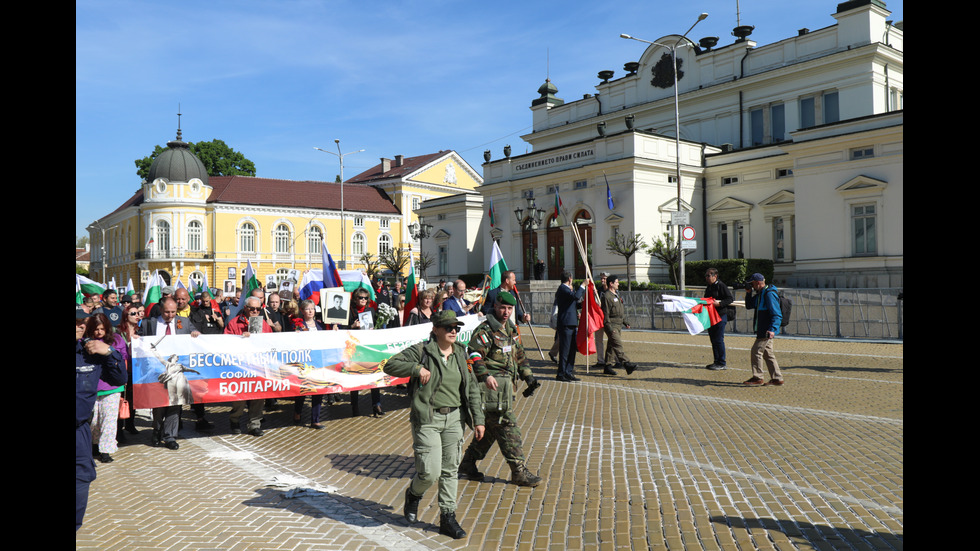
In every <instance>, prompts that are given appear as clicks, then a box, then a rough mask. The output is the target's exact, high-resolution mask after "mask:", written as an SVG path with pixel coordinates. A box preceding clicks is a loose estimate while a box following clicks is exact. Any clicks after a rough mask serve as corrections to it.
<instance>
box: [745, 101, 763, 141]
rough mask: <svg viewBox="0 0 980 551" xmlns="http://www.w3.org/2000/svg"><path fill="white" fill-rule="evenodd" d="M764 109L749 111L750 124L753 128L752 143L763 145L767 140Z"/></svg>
mask: <svg viewBox="0 0 980 551" xmlns="http://www.w3.org/2000/svg"><path fill="white" fill-rule="evenodd" d="M763 115H764V114H763V112H762V109H753V110H752V111H750V112H749V125H750V127H751V130H752V145H762V144H763V143H765V141H766V130H765V128H766V127H765V121H764V119H765V117H764V116H763Z"/></svg>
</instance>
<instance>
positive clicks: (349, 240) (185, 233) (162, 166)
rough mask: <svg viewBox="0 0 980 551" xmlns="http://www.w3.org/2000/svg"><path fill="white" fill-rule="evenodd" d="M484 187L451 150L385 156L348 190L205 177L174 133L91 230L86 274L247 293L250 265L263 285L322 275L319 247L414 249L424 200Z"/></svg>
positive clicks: (352, 262) (336, 252) (353, 253)
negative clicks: (156, 275) (296, 275)
mask: <svg viewBox="0 0 980 551" xmlns="http://www.w3.org/2000/svg"><path fill="white" fill-rule="evenodd" d="M481 183H482V179H481V178H480V176H479V175H478V174H477V173H476V172H475V171H474V170H473V169H472V168H471V167H470V166H469V165H468V164H467V163H466V162H465V161H463V159H462V158H461V157H460V156H459V155H458V154H457V153H455V152H454V151H440V152H438V153H434V154H429V155H423V156H419V157H411V158H405V157H403V156H401V155H398V156H396V157H395V159H390V160H389V159H384V158H382V159H381V162H380V163H379V164H378V165H377V166H376V167H373V168H372V169H369V170H368V171H365V172H364V173H361V174H359V175H357V176H355V177H354V178H351V179H350V180H348V181H347V182H345V183H344V184H343V185H342V184H340V183H335V182H315V181H293V180H279V179H273V178H259V177H250V176H208V174H207V171H206V170H205V167H204V164H203V163H202V162H201V161H200V159H198V158H197V157H196V156H195V155H194V154H193V153H192V152H191V151H190V149H189V148H188V144H187V143H185V142H183V141H182V140H181V133H180V130H178V132H177V138H176V139H175V140H173V141H170V142H168V143H167V149H165V150H164V151H163V152H162V153H161V154H160V155H158V156H157V158H156V159H155V160H154V162H153V164H152V166H151V167H150V171H149V176H148V177H147V178H146V180H144V181H143V182H142V183H141V185H140V189H139V190H138V191H137V192H136V193H135V194H133V196H132V197H130V198H129V199H128V200H127V201H126V202H124V203H123V204H122V205H120V206H119V207H118V208H117V209H115V210H114V211H113V212H111V213H109V214H107V215H106V216H103V217H102V218H100V219H98V220H96V221H95V222H93V223H92V224H91V225H90V226H89V227H88V230H89V236H90V243H91V248H92V261H91V264H90V274H91V275H90V277H91V278H92V279H94V280H96V281H102V282H110V281H113V280H114V281H115V282H116V283H117V286H124V285H126V284H127V282H128V281H129V280H130V279H132V281H133V282H134V285H135V286H136V287H138V288H142V287H143V286H144V284H145V282H146V281H147V279H148V278H149V276H150V275H151V274H152V273H153V272H154V271H155V270H159V272H160V273H161V274H162V275H163V276H164V279H165V280H166V281H167V282H168V283H169V284H171V285H176V284H177V281H180V282H181V283H182V284H183V285H184V286H186V287H188V288H192V287H193V286H194V285H195V284H199V283H200V282H201V281H203V280H205V279H206V280H207V282H208V284H209V286H211V287H217V288H230V287H231V286H233V287H234V288H241V287H242V284H243V276H244V272H245V270H246V266H247V265H248V264H249V263H251V265H252V268H253V269H254V270H255V271H256V274H257V276H258V279H259V281H260V282H263V283H265V282H267V281H276V282H279V281H282V280H284V279H287V278H288V277H289V274H290V273H292V272H293V271H294V270H298V271H299V272H301V273H302V272H303V271H305V270H308V269H319V268H320V267H321V244H322V243H326V245H327V248H328V250H329V251H330V254H331V256H332V257H333V259H334V260H335V261H336V262H337V263H338V265H342V263H343V262H344V261H345V260H346V266H347V268H348V269H363V268H365V266H364V264H363V262H362V261H361V257H362V256H363V255H364V253H370V254H371V255H373V256H374V258H378V256H379V255H380V254H381V253H382V252H384V251H386V250H388V249H390V248H392V247H403V248H407V247H409V246H412V247H413V250H415V251H418V248H419V247H418V245H419V243H418V241H414V242H413V240H412V232H411V231H410V228H409V225H410V224H411V223H412V222H413V221H415V220H417V217H416V216H415V214H414V212H413V211H414V210H415V209H417V208H418V207H419V205H420V203H421V202H422V201H424V200H426V199H430V198H433V197H441V196H446V195H453V194H457V193H460V192H466V191H469V192H472V190H473V189H474V188H475V187H476V186H478V185H479V184H481ZM341 188H343V208H342V207H341ZM342 220H343V226H344V227H343V231H341V230H342V224H341V221H342ZM342 236H344V237H343V238H342ZM342 239H344V240H345V241H346V242H345V243H344V246H341V243H342ZM342 251H343V252H345V253H346V258H344V255H343V254H342Z"/></svg>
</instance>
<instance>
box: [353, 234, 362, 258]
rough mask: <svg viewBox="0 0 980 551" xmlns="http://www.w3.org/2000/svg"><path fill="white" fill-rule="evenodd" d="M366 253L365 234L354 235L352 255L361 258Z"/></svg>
mask: <svg viewBox="0 0 980 551" xmlns="http://www.w3.org/2000/svg"><path fill="white" fill-rule="evenodd" d="M364 252H365V249H364V234H363V233H355V234H354V238H353V239H352V242H351V254H353V255H354V258H360V257H361V255H363V254H364Z"/></svg>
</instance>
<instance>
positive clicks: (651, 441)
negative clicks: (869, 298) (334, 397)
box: [76, 327, 904, 551]
mask: <svg viewBox="0 0 980 551" xmlns="http://www.w3.org/2000/svg"><path fill="white" fill-rule="evenodd" d="M534 331H535V333H536V335H537V338H538V341H539V342H540V344H541V346H542V347H549V346H551V343H552V337H553V335H552V333H553V332H552V331H551V330H549V329H547V328H544V327H535V328H534ZM525 333H526V331H525ZM624 338H625V340H626V341H627V342H626V346H627V349H626V350H627V354H628V355H629V356H630V357H631V358H632V359H633V360H634V361H636V362H638V363H639V364H640V367H639V369H638V370H637V371H636V372H634V373H633V374H632V375H631V376H627V375H626V374H625V373H624V372H622V371H620V374H619V375H617V376H609V375H601V374H599V375H597V374H595V373H596V372H595V370H594V369H593V370H592V373H591V374H585V364H584V362H583V360H582V359H581V358H580V360H579V366H578V368H577V374H578V375H579V376H580V377H581V378H582V381H581V382H578V383H562V382H557V381H555V380H554V374H555V369H554V365H552V364H551V363H550V362H548V361H541V360H540V358H541V356H540V354H538V352H537V351H536V350H532V351H531V352H530V354H531V357H532V358H533V359H534V360H535V361H534V362H533V366H534V370H535V374H536V376H537V377H538V378H539V379H540V380H541V381H542V383H543V386H542V388H540V389H539V390H538V391H537V392H536V393H535V395H534V396H533V397H531V398H529V399H525V398H523V397H521V396H520V395H518V399H517V405H516V408H517V412H518V417H519V419H520V422H521V429H522V431H523V433H524V437H525V454H526V455H527V458H528V467H529V468H530V470H531V471H532V472H534V473H536V474H538V475H540V476H542V477H544V479H545V480H544V482H542V484H541V485H540V486H538V487H537V488H533V489H532V488H520V487H517V486H515V485H513V484H510V483H509V477H510V469H509V468H508V467H507V465H506V463H505V462H504V461H503V459H502V458H501V457H500V453H499V451H497V450H496V448H494V449H493V450H492V451H491V452H490V455H489V456H488V457H487V459H486V460H484V461H482V462H481V463H480V465H479V467H480V469H481V470H482V471H484V472H485V473H486V474H487V478H486V480H484V481H482V482H474V481H461V482H460V487H459V510H458V511H457V517H458V518H459V520H460V524H461V525H462V526H463V528H464V529H465V530H466V531H467V533H468V537H467V538H466V539H463V540H459V541H456V540H451V539H449V538H447V537H445V536H441V535H439V532H438V507H437V505H436V492H435V491H434V490H435V489H434V488H433V489H432V490H431V491H430V492H429V493H428V494H427V495H426V496H425V497H424V498H423V501H422V504H421V507H420V511H419V512H420V514H419V517H420V522H418V523H416V524H415V525H413V526H408V525H407V523H406V522H405V521H404V519H403V517H402V515H401V509H402V498H403V493H404V490H405V487H406V486H407V485H408V482H409V480H410V478H411V476H412V475H413V473H414V464H413V459H412V447H411V436H410V434H409V427H408V409H407V407H408V400H407V398H406V397H405V395H404V393H403V392H404V391H401V390H398V389H388V391H387V392H386V393H385V394H384V398H383V402H384V407H385V409H386V411H387V412H388V414H387V415H385V416H384V417H381V418H372V417H366V416H362V417H358V418H352V417H351V414H350V404H349V402H348V401H347V400H348V399H349V398H348V396H347V395H344V396H343V400H344V401H343V402H341V403H339V404H335V405H332V406H325V408H324V409H325V414H324V422H325V424H326V426H327V428H326V430H322V431H314V430H310V429H309V428H308V426H292V425H291V423H292V416H293V405H292V403H291V402H290V401H288V400H280V401H278V402H277V403H276V407H274V408H272V409H271V410H269V409H268V408H267V410H266V415H265V419H266V424H265V427H266V429H267V430H266V432H265V435H264V436H262V437H260V438H255V437H252V436H249V435H247V434H246V435H239V436H232V435H231V434H230V433H229V431H228V415H227V413H228V408H227V407H222V406H215V407H209V410H208V411H209V419H210V420H211V421H212V422H213V423H214V424H215V430H214V431H212V433H211V434H205V433H198V432H195V431H194V429H193V427H194V420H193V414H192V413H190V411H189V408H185V411H184V428H183V429H182V430H181V438H180V439H179V440H178V442H179V443H180V446H181V447H180V449H179V450H177V451H171V450H167V449H165V448H159V449H158V448H152V447H150V446H149V445H148V444H149V435H150V430H149V416H148V414H149V412H148V411H145V412H143V411H141V412H140V417H139V419H138V420H137V426H138V427H139V428H140V429H141V433H140V434H139V435H137V436H129V440H128V441H127V442H126V443H125V444H123V445H122V447H121V448H120V450H119V452H118V453H116V454H114V458H115V461H114V462H113V463H110V464H106V465H103V464H97V469H98V479H97V480H96V481H95V482H94V483H93V484H92V490H91V495H90V499H89V508H88V511H87V513H86V516H85V523H84V525H83V526H82V528H81V529H80V530H79V531H78V532H77V533H76V549H79V550H96V549H98V550H102V551H105V550H115V549H118V550H124V549H125V550H127V551H131V550H134V549H140V550H146V549H166V550H177V549H187V550H194V551H201V550H211V549H213V550H267V549H268V550H271V549H282V550H287V549H288V550H321V549H323V550H327V549H329V550H334V549H365V550H368V549H379V550H380V549H396V550H400V549H508V550H509V549H522V550H523V549H526V550H532V549H534V550H539V549H549V550H550V549H553V550H562V551H563V550H566V549H596V550H598V549H637V550H639V549H706V550H715V549H717V550H736V549H737V550H754V549H778V550H789V549H834V550H836V549H849V550H850V549H855V550H861V549H902V548H903V546H904V527H903V523H904V514H903V509H904V504H903V493H904V488H903V484H904V483H903V479H904V470H903V443H904V422H903V416H904V414H903V364H904V361H903V354H904V352H903V348H904V347H903V344H901V343H885V344H882V343H861V342H839V341H817V340H799V339H792V338H780V339H777V341H776V356H777V359H778V360H779V363H780V367H781V368H782V370H783V373H784V375H785V378H786V385H784V386H782V387H745V386H743V385H741V382H742V381H744V380H745V379H747V378H748V377H749V376H750V373H749V369H748V355H749V348H750V347H751V343H752V339H751V338H748V337H738V336H731V335H729V336H728V337H727V339H726V342H727V344H728V362H729V369H728V370H725V371H709V370H706V369H704V366H705V365H706V364H707V363H709V362H710V360H711V348H710V345H709V343H708V338H707V336H706V335H700V336H693V337H692V336H689V335H686V334H676V333H660V332H647V331H627V332H625V333H624ZM525 341H526V343H533V340H531V339H530V338H528V337H525ZM521 388H523V385H522V386H521ZM361 399H362V400H363V403H362V404H361V411H370V407H368V405H367V401H368V396H367V393H361ZM305 414H306V418H305V419H304V421H305V422H306V423H307V425H308V423H309V418H308V417H309V406H308V405H307V409H306V412H305ZM470 438H471V435H470V434H468V435H467V442H468V441H469V439H470Z"/></svg>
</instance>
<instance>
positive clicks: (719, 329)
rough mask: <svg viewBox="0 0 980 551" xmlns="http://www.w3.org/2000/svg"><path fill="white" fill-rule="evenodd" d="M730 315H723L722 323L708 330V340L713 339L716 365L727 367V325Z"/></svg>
mask: <svg viewBox="0 0 980 551" xmlns="http://www.w3.org/2000/svg"><path fill="white" fill-rule="evenodd" d="M727 324H728V315H727V314H722V315H721V321H719V322H718V323H716V324H714V325H712V326H711V327H709V328H708V338H709V339H711V353H712V354H714V356H715V364H717V365H725V325H727Z"/></svg>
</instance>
